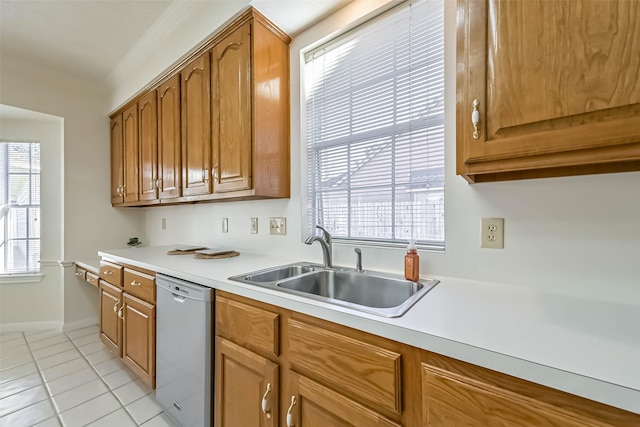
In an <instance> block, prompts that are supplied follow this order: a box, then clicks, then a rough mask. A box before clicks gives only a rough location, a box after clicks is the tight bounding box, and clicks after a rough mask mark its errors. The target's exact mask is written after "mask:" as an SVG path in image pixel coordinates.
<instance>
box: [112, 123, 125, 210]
mask: <svg viewBox="0 0 640 427" xmlns="http://www.w3.org/2000/svg"><path fill="white" fill-rule="evenodd" d="M110 133H111V203H112V204H114V205H117V204H120V203H122V200H123V197H122V193H121V187H122V184H124V182H123V178H124V154H123V153H124V147H123V145H122V144H123V143H122V114H120V115H118V116H116V117H115V118H114V119H112V120H111V132H110Z"/></svg>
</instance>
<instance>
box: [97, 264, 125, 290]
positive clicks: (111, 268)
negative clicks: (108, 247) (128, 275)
mask: <svg viewBox="0 0 640 427" xmlns="http://www.w3.org/2000/svg"><path fill="white" fill-rule="evenodd" d="M122 270H123V267H122V266H121V265H118V264H113V263H110V262H108V261H100V278H101V279H102V280H104V281H105V282H109V283H111V284H112V285H114V286H120V287H122Z"/></svg>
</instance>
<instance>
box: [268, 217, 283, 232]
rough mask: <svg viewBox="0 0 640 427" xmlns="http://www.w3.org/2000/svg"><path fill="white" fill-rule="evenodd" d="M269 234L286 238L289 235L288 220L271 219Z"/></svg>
mask: <svg viewBox="0 0 640 427" xmlns="http://www.w3.org/2000/svg"><path fill="white" fill-rule="evenodd" d="M269 234H275V235H277V236H284V235H285V234H287V218H283V217H278V218H269Z"/></svg>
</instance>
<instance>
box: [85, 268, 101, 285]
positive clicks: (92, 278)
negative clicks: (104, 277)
mask: <svg viewBox="0 0 640 427" xmlns="http://www.w3.org/2000/svg"><path fill="white" fill-rule="evenodd" d="M85 280H86V281H87V282H89V283H90V284H91V285H93V286H95V287H96V288H97V287H98V283H99V281H100V277H98V275H97V274H93V273H92V272H90V271H87V274H86V277H85Z"/></svg>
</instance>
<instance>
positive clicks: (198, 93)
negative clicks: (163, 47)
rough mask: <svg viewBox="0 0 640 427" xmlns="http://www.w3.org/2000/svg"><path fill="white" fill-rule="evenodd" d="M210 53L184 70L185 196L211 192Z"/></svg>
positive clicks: (183, 143) (183, 147)
mask: <svg viewBox="0 0 640 427" xmlns="http://www.w3.org/2000/svg"><path fill="white" fill-rule="evenodd" d="M209 63H210V60H209V52H206V53H205V54H204V55H202V56H200V57H199V58H198V59H196V60H194V61H193V62H191V63H190V64H188V65H187V66H185V67H184V69H183V70H182V72H181V73H180V76H181V80H182V88H181V89H182V171H183V176H182V186H183V190H182V191H183V195H185V196H194V195H202V194H209V193H211V180H210V179H209V177H210V176H211V127H210V124H211V113H210V110H211V98H210V96H211V95H210V93H211V91H210V79H211V72H210V64H209Z"/></svg>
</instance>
